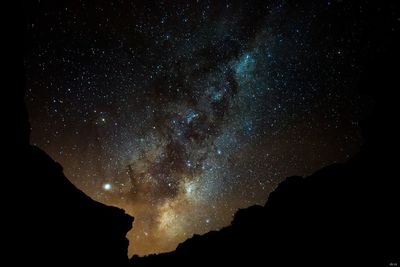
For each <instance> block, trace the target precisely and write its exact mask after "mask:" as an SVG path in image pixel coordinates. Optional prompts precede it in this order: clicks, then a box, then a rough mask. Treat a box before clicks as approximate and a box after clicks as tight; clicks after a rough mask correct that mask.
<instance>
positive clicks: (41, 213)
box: [0, 1, 133, 266]
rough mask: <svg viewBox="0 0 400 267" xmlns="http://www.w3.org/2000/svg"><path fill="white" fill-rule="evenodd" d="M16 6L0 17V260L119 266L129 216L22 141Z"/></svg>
mask: <svg viewBox="0 0 400 267" xmlns="http://www.w3.org/2000/svg"><path fill="white" fill-rule="evenodd" d="M24 6H25V5H22V4H21V3H19V2H18V1H15V3H14V2H13V3H10V5H7V6H6V7H5V8H4V10H7V11H6V12H5V13H8V14H9V16H5V17H4V16H2V19H5V21H4V23H3V21H2V25H3V26H6V27H5V28H6V30H5V31H2V32H3V35H2V38H3V40H4V42H3V43H4V44H5V46H6V47H5V48H4V49H3V50H2V52H1V53H2V61H1V63H2V64H3V68H2V69H3V70H4V72H3V73H2V98H1V100H2V101H1V104H2V105H1V106H2V111H3V112H2V114H3V115H2V116H3V118H4V119H3V121H2V127H1V131H2V133H3V142H2V159H3V163H2V176H1V181H2V184H1V189H0V190H1V193H0V195H1V200H2V201H1V202H2V205H1V207H2V213H1V228H0V235H1V238H0V239H1V244H2V252H1V255H2V257H1V259H0V265H1V266H125V265H126V264H127V263H128V255H127V249H128V240H127V239H126V234H127V232H128V231H129V230H130V229H131V228H132V223H133V217H131V216H129V215H127V214H126V213H125V212H124V211H123V210H121V209H119V208H115V207H110V206H106V205H104V204H101V203H99V202H96V201H94V200H93V199H91V198H90V197H88V196H87V195H86V194H84V193H83V192H82V191H80V190H79V189H78V188H76V187H75V186H74V185H73V184H72V183H71V182H70V181H69V180H68V179H67V178H66V177H65V176H64V174H63V169H62V167H61V165H60V164H58V163H57V162H55V161H54V160H52V159H51V158H50V156H49V155H47V154H46V153H45V152H44V151H42V150H40V149H39V148H37V147H35V146H32V145H30V144H29V136H30V125H29V119H28V113H27V111H26V108H25V105H24V93H25V74H24V62H23V58H24V49H25V47H24V28H25V22H24V8H23V7H24ZM25 11H26V10H25ZM4 134H5V135H4Z"/></svg>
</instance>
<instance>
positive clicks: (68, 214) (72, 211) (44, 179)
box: [20, 146, 133, 266]
mask: <svg viewBox="0 0 400 267" xmlns="http://www.w3.org/2000/svg"><path fill="white" fill-rule="evenodd" d="M20 162H21V167H22V170H21V173H22V174H23V175H21V178H20V179H24V181H23V183H22V184H23V185H24V186H25V187H26V188H25V189H24V197H25V198H26V199H27V200H29V202H28V203H26V204H25V206H24V207H23V209H22V210H21V212H23V215H24V217H25V220H24V224H25V225H24V226H23V229H22V230H23V231H24V232H25V233H26V236H24V235H23V236H22V238H23V240H22V241H23V245H24V251H25V253H26V255H29V258H30V259H31V260H32V262H39V263H41V262H43V263H54V264H55V266H57V264H67V263H68V265H70V266H82V264H84V265H85V264H86V266H123V265H125V264H126V263H127V261H128V256H127V248H128V240H127V239H126V237H125V236H126V234H127V232H128V231H129V230H130V229H131V228H132V222H133V218H132V217H131V216H129V215H127V214H126V213H125V212H124V211H123V210H121V209H118V208H115V207H110V206H106V205H104V204H101V203H99V202H96V201H94V200H92V199H91V198H89V197H88V196H87V195H85V194H84V193H83V192H82V191H80V190H79V189H77V188H76V187H75V186H74V185H73V184H72V183H71V182H70V181H69V180H68V179H67V178H66V177H65V176H64V174H63V172H62V167H61V165H60V164H58V163H57V162H55V161H53V160H52V159H51V158H50V157H49V156H48V155H47V154H46V153H45V152H43V151H42V150H40V149H39V148H37V147H34V146H28V147H27V148H26V153H25V154H24V157H23V158H22V159H20Z"/></svg>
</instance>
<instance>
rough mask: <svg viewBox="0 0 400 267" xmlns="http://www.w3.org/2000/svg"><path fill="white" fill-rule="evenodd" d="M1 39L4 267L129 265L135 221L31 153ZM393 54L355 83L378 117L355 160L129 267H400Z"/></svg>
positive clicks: (14, 63) (16, 79) (295, 183)
mask: <svg viewBox="0 0 400 267" xmlns="http://www.w3.org/2000/svg"><path fill="white" fill-rule="evenodd" d="M17 10H18V9H17ZM17 13H18V12H17ZM18 18H19V19H20V21H23V19H21V18H20V17H18ZM11 22H13V21H11ZM16 24H18V23H16ZM18 25H19V24H18ZM5 34H7V36H8V37H9V38H5V39H7V40H15V41H10V42H8V43H6V44H7V45H8V46H9V47H8V49H5V50H4V51H7V54H8V55H7V58H4V61H3V62H2V63H3V64H4V63H5V65H6V66H7V67H8V70H9V71H10V72H11V73H12V74H11V75H9V77H7V78H8V80H7V81H6V83H7V84H8V85H10V86H12V87H11V88H12V90H11V89H10V91H12V93H13V94H14V95H13V96H12V97H11V98H10V99H12V101H11V102H12V103H15V105H12V107H10V108H9V112H8V114H13V115H15V116H7V117H8V118H9V120H7V121H6V122H4V123H3V125H5V128H6V130H5V132H7V133H8V134H9V135H10V137H9V138H7V139H5V140H6V143H7V144H6V145H7V149H8V148H9V147H11V149H10V150H9V151H8V150H7V151H6V152H7V153H6V155H7V159H6V165H7V166H6V171H9V173H11V174H8V173H7V175H5V176H4V177H5V179H4V180H10V181H11V182H10V185H9V184H8V183H6V185H7V186H5V185H3V187H2V188H3V189H2V190H3V191H2V193H3V194H2V197H3V198H4V200H3V199H2V200H3V205H2V206H4V209H3V214H2V215H3V216H4V217H3V216H2V217H3V218H4V219H3V224H2V232H3V235H2V242H4V243H5V244H6V246H5V247H6V250H5V252H6V254H8V255H6V256H7V257H6V259H7V261H6V260H4V259H2V261H4V262H7V264H1V265H2V266H121V265H125V264H128V259H127V244H128V243H127V240H126V238H125V235H126V233H127V231H128V230H129V229H130V228H131V227H132V222H133V218H132V217H130V216H129V215H127V214H125V213H124V211H123V210H121V209H118V208H114V207H109V206H106V205H103V204H101V203H98V202H96V201H94V200H92V199H90V198H89V197H88V196H86V195H85V194H84V193H83V192H81V191H80V190H78V189H77V188H76V187H75V186H74V185H72V184H71V183H70V182H69V181H68V179H67V178H66V177H65V176H64V175H63V172H62V167H61V166H60V165H59V164H58V163H56V162H55V161H53V160H52V159H51V158H50V157H49V156H48V155H47V154H46V153H45V152H43V151H42V150H40V149H39V148H37V147H34V146H32V145H30V144H29V122H28V117H27V113H26V110H25V107H24V104H23V95H24V90H25V89H24V82H23V81H24V75H23V72H24V71H23V67H22V66H23V61H22V56H23V54H22V53H21V51H22V48H21V47H19V46H18V43H19V44H21V41H20V38H18V37H17V38H15V39H14V37H15V36H14V35H15V33H13V34H10V35H9V34H8V33H5ZM384 34H386V33H382V36H384ZM16 44H17V45H16ZM398 47H399V46H398V45H397V44H396V45H395V44H391V46H390V47H389V48H385V49H384V51H383V52H382V51H381V52H380V53H379V60H378V61H374V62H372V63H371V64H370V68H369V69H368V70H366V71H365V74H364V76H363V79H362V82H361V83H360V91H361V92H365V93H368V94H369V95H372V96H373V98H374V99H375V101H376V107H375V112H374V114H373V115H372V116H371V117H370V119H369V120H368V121H367V123H365V124H364V125H363V128H364V130H365V132H364V135H365V138H366V142H365V145H363V147H362V149H361V151H360V153H359V154H358V155H357V156H355V157H354V158H352V159H351V160H350V161H348V162H346V163H342V164H334V165H331V166H328V167H326V168H323V169H322V170H319V171H317V172H316V173H314V174H313V175H311V176H309V177H305V178H302V177H290V178H287V179H286V180H285V181H284V182H282V183H281V184H280V185H279V186H278V188H277V189H276V190H275V191H274V192H273V193H271V194H270V196H269V198H268V201H267V203H266V204H265V206H252V207H250V208H247V209H243V210H240V211H238V212H237V213H236V215H235V218H234V220H233V221H232V224H231V225H230V226H227V227H225V228H223V229H221V230H220V231H212V232H209V233H207V234H205V235H202V236H198V235H195V236H194V237H193V238H191V239H189V240H187V241H185V242H184V243H182V244H180V245H179V246H178V247H177V249H176V251H174V252H171V253H163V254H159V255H152V256H147V257H142V258H140V257H133V258H132V259H131V264H132V266H195V265H197V266H199V265H205V266H213V264H215V263H220V264H221V265H222V264H223V266H230V265H231V266H238V265H239V266H240V265H241V266H310V265H311V266H327V265H328V266H390V264H391V263H397V265H398V264H400V263H399V251H400V248H399V241H398V240H399V231H398V229H397V228H398V226H399V225H400V222H399V216H398V211H399V205H398V203H400V201H399V199H398V195H399V192H398V187H397V186H396V180H397V179H398V151H399V148H398V136H399V134H398V130H396V129H395V128H396V127H395V126H396V125H395V124H396V122H397V121H398V118H397V115H396V114H397V113H398V111H397V106H398V103H397V102H398V98H397V97H396V89H398V78H397V77H399V76H398V67H394V66H397V64H398V57H397V56H398ZM10 51H11V52H10ZM7 99H8V98H7ZM3 101H4V100H3ZM8 152H9V153H8ZM6 176H7V177H6ZM6 182H7V181H6ZM6 191H8V192H6ZM393 266H394V265H393Z"/></svg>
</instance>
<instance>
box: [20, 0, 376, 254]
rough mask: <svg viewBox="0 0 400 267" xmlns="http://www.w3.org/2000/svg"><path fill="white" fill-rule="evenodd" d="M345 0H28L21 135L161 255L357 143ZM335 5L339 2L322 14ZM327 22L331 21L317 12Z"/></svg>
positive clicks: (354, 52)
mask: <svg viewBox="0 0 400 267" xmlns="http://www.w3.org/2000/svg"><path fill="white" fill-rule="evenodd" d="M353 9H359V10H360V13H362V6H356V5H352V4H351V3H346V2H345V1H343V2H342V1H319V2H316V3H311V2H310V1H307V2H305V3H303V2H297V3H289V2H288V1H217V2H214V1H199V0H198V1H182V2H180V1H177V2H175V1H174V2H172V1H171V2H170V1H157V2H152V1H143V2H142V1H98V2H97V3H96V5H90V4H89V3H86V2H85V1H68V2H63V3H59V4H57V5H56V4H54V3H50V2H49V3H47V2H46V1H44V2H43V1H38V2H36V3H35V4H33V5H32V7H31V10H32V11H31V14H34V15H32V16H31V17H29V19H28V22H27V28H28V40H27V42H28V44H29V45H28V46H27V50H26V59H25V63H26V72H27V96H26V102H27V106H28V110H29V113H30V121H31V126H32V143H34V144H36V145H38V146H39V147H41V148H43V149H44V150H45V151H46V152H48V153H49V154H50V155H51V156H52V157H53V158H54V159H55V160H57V161H59V162H60V163H61V164H62V165H63V167H64V172H65V174H66V176H67V177H68V178H69V179H70V180H71V181H72V182H73V183H74V184H75V185H76V186H77V187H78V188H80V189H82V190H83V191H84V192H86V193H87V194H88V195H89V196H91V197H93V198H94V199H96V200H98V201H101V202H104V203H107V204H110V205H115V206H118V207H121V208H123V209H125V210H126V211H127V212H128V213H129V214H132V215H133V216H134V217H135V223H134V227H133V230H132V231H131V232H130V233H129V234H128V238H129V240H130V247H129V252H130V254H140V255H144V254H149V253H156V252H162V251H169V250H173V249H175V247H176V246H177V245H178V244H179V243H180V242H182V241H184V240H185V239H187V238H189V237H191V236H192V235H193V234H195V233H196V234H199V233H205V232H208V231H210V230H216V229H219V228H222V227H223V226H225V225H228V224H229V223H230V221H231V219H232V216H233V214H234V213H235V211H236V210H237V209H238V208H243V207H247V206H250V205H253V204H264V203H265V201H266V200H267V197H268V194H269V193H270V192H271V191H272V190H273V189H274V188H275V187H276V186H277V184H278V183H279V182H280V181H282V180H283V179H284V178H285V177H287V176H290V175H306V174H310V173H312V172H313V171H315V170H317V169H319V168H321V167H323V166H325V165H328V164H330V163H333V162H338V161H344V160H346V159H348V158H349V157H351V156H352V155H353V154H354V153H356V152H357V150H358V148H359V146H360V144H361V142H362V140H361V137H360V129H359V126H358V124H359V121H360V119H361V118H362V114H363V109H362V108H361V107H363V105H364V102H363V100H362V99H361V98H360V96H358V95H357V94H356V92H354V87H355V83H356V82H357V77H358V73H359V71H360V66H361V58H362V56H363V55H364V54H363V53H366V52H365V51H366V50H367V48H368V47H360V43H361V41H360V37H359V36H360V35H361V33H362V31H365V30H366V28H367V27H366V26H365V23H364V22H363V20H362V18H361V17H360V18H348V17H346V10H353ZM337 10H340V12H342V13H340V12H337ZM332 14H335V16H338V17H339V18H341V19H343V21H345V23H344V24H343V25H345V26H343V25H342V24H339V25H335V24H334V22H333V21H332V20H331V18H330V17H329V16H331V15H332Z"/></svg>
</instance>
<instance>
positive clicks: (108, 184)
mask: <svg viewBox="0 0 400 267" xmlns="http://www.w3.org/2000/svg"><path fill="white" fill-rule="evenodd" d="M111 188H112V186H111V184H110V183H106V184H103V189H104V190H107V191H109V190H111Z"/></svg>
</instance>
